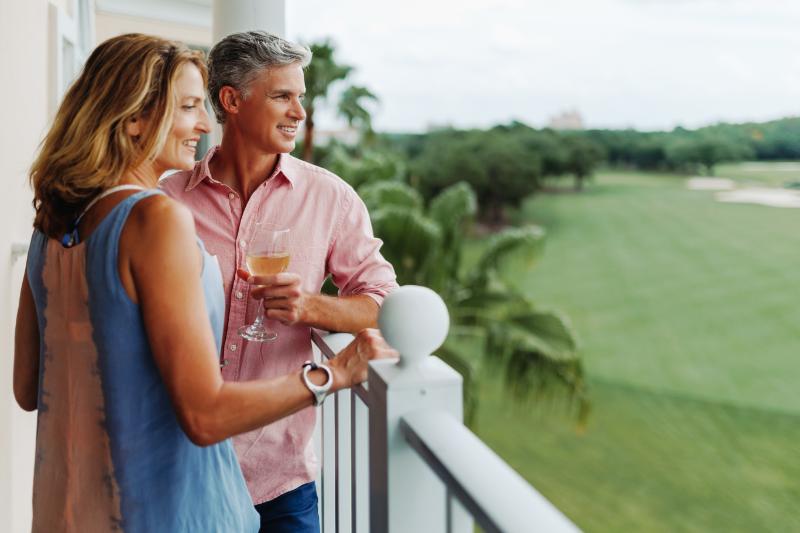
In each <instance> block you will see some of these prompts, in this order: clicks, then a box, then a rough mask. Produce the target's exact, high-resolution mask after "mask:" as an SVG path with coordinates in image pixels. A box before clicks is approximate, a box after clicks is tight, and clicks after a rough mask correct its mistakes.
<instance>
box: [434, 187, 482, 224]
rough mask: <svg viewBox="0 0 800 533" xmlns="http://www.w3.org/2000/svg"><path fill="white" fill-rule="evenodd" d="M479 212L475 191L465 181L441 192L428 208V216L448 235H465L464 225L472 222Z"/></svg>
mask: <svg viewBox="0 0 800 533" xmlns="http://www.w3.org/2000/svg"><path fill="white" fill-rule="evenodd" d="M477 212H478V199H477V197H476V196H475V191H474V190H473V189H472V187H471V186H470V185H469V184H468V183H467V182H464V181H460V182H458V183H456V184H455V185H451V186H450V187H447V188H446V189H444V190H443V191H442V192H440V193H439V194H438V195H437V196H436V197H435V198H434V199H433V200H431V205H430V207H429V208H428V216H430V217H431V218H432V219H433V220H435V221H436V222H438V223H439V225H440V226H441V227H442V229H443V230H444V232H445V233H446V234H448V235H451V234H458V235H461V234H463V232H464V230H465V228H464V224H466V223H468V222H470V221H471V220H472V218H473V217H475V214H476V213H477Z"/></svg>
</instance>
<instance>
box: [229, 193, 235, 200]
mask: <svg viewBox="0 0 800 533" xmlns="http://www.w3.org/2000/svg"><path fill="white" fill-rule="evenodd" d="M234 198H236V195H235V194H233V193H232V192H229V193H228V200H233V199H234Z"/></svg>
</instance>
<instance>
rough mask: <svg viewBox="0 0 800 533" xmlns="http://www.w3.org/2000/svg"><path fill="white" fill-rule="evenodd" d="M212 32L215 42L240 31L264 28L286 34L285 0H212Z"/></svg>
mask: <svg viewBox="0 0 800 533" xmlns="http://www.w3.org/2000/svg"><path fill="white" fill-rule="evenodd" d="M212 21H213V22H212V34H213V36H214V42H215V43H216V42H217V41H219V40H220V39H222V38H223V37H225V36H226V35H229V34H231V33H236V32H240V31H249V30H265V31H268V32H270V33H274V34H276V35H280V36H281V37H285V36H286V1H285V0H214V12H213V18H212Z"/></svg>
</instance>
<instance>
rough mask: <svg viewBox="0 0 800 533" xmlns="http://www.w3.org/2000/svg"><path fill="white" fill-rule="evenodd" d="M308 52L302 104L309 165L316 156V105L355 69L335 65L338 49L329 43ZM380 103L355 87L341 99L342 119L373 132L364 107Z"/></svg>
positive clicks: (304, 147)
mask: <svg viewBox="0 0 800 533" xmlns="http://www.w3.org/2000/svg"><path fill="white" fill-rule="evenodd" d="M309 48H310V49H311V52H312V54H313V55H312V58H311V63H310V64H309V65H308V67H307V68H306V72H305V81H306V97H305V100H304V101H303V107H305V110H306V120H305V133H304V136H303V153H302V157H303V159H304V160H306V161H311V160H312V157H313V155H314V126H315V124H314V111H315V109H316V105H318V104H319V102H320V101H322V100H324V99H325V98H327V96H328V91H329V89H330V88H331V86H333V85H334V84H335V83H336V82H339V81H342V80H345V79H346V78H347V77H348V76H349V75H350V73H351V72H352V71H353V67H351V66H349V65H344V64H340V63H338V62H337V61H336V58H335V57H334V55H335V47H334V45H333V44H332V43H331V42H330V41H329V40H327V39H326V40H324V41H322V42H319V43H314V44H312V45H311V46H310V47H309ZM377 99H378V98H377V97H376V96H375V95H374V94H373V93H372V92H370V91H369V89H367V88H366V87H361V86H355V85H354V86H350V87H347V88H346V89H345V90H344V91H343V92H342V94H341V97H340V99H339V103H338V112H339V115H341V116H342V117H344V118H345V120H347V123H348V124H349V125H350V126H359V127H360V128H361V129H362V130H363V131H365V132H371V131H372V120H371V117H370V114H369V111H368V110H367V109H366V108H365V107H364V102H365V101H366V100H377Z"/></svg>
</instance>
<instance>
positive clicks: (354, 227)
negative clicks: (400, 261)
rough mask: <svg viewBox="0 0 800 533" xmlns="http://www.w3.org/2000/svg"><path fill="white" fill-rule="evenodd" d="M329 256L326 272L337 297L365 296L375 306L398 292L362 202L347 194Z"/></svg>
mask: <svg viewBox="0 0 800 533" xmlns="http://www.w3.org/2000/svg"><path fill="white" fill-rule="evenodd" d="M348 193H349V194H347V195H345V197H344V199H343V202H342V205H341V211H340V217H339V221H338V225H337V227H336V229H335V230H334V233H333V234H334V238H333V242H332V243H331V247H330V251H329V253H328V260H327V269H328V272H330V274H331V276H332V278H333V283H334V284H335V285H336V286H337V287H338V288H339V295H340V296H348V295H356V294H366V295H368V296H370V297H371V298H373V299H374V300H375V301H376V302H377V303H378V305H381V304H382V303H383V299H384V298H385V297H386V295H387V294H389V293H390V292H392V291H393V290H394V289H396V288H397V281H396V280H397V277H396V276H395V272H394V268H393V267H392V265H391V263H389V262H388V261H387V260H386V259H384V257H383V256H382V255H381V252H380V249H381V246H382V245H383V241H381V240H380V239H378V238H377V237H375V235H374V234H373V233H372V223H371V222H370V219H369V213H368V211H367V207H366V206H365V205H364V202H362V201H361V198H359V197H358V195H357V194H356V193H355V191H352V190H349V191H348Z"/></svg>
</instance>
